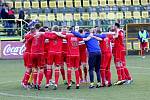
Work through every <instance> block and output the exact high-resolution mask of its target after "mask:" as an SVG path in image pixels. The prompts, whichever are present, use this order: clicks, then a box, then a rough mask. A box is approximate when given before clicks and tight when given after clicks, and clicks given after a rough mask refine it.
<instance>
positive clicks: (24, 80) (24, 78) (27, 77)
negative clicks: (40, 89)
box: [22, 72, 30, 85]
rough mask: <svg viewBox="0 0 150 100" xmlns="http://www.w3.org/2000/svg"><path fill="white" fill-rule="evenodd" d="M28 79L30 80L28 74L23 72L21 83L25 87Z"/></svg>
mask: <svg viewBox="0 0 150 100" xmlns="http://www.w3.org/2000/svg"><path fill="white" fill-rule="evenodd" d="M29 78H30V73H29V72H25V74H24V77H23V80H22V82H23V83H24V84H25V85H27V84H28V80H29Z"/></svg>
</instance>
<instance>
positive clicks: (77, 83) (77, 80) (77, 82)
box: [75, 70, 79, 85]
mask: <svg viewBox="0 0 150 100" xmlns="http://www.w3.org/2000/svg"><path fill="white" fill-rule="evenodd" d="M75 77H76V85H79V71H78V70H76V71H75Z"/></svg>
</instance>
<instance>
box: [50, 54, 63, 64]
mask: <svg viewBox="0 0 150 100" xmlns="http://www.w3.org/2000/svg"><path fill="white" fill-rule="evenodd" d="M61 57H62V53H55V52H49V53H48V65H53V63H54V64H55V65H61V59H62V58H61Z"/></svg>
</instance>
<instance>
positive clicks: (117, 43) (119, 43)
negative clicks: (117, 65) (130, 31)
mask: <svg viewBox="0 0 150 100" xmlns="http://www.w3.org/2000/svg"><path fill="white" fill-rule="evenodd" d="M114 49H119V50H122V49H125V46H124V32H123V30H118V38H115V39H114Z"/></svg>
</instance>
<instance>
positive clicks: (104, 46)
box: [100, 37, 111, 53]
mask: <svg viewBox="0 0 150 100" xmlns="http://www.w3.org/2000/svg"><path fill="white" fill-rule="evenodd" d="M100 48H101V52H102V53H111V46H110V39H109V38H108V37H107V38H104V39H103V40H102V41H100Z"/></svg>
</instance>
